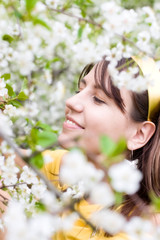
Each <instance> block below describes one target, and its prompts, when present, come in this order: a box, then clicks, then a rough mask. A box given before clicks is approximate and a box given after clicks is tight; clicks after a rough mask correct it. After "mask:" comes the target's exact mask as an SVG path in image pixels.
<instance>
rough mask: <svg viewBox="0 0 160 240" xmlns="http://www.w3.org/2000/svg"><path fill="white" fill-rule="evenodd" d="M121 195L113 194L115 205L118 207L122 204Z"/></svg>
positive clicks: (119, 193)
mask: <svg viewBox="0 0 160 240" xmlns="http://www.w3.org/2000/svg"><path fill="white" fill-rule="evenodd" d="M123 195H124V194H123V193H121V192H116V193H115V195H114V196H115V205H117V206H119V205H120V204H121V203H122V202H123Z"/></svg>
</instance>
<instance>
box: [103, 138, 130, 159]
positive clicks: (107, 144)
mask: <svg viewBox="0 0 160 240" xmlns="http://www.w3.org/2000/svg"><path fill="white" fill-rule="evenodd" d="M126 148H127V145H126V140H125V139H124V138H121V139H120V140H119V141H118V142H117V143H115V142H114V141H113V140H112V139H110V138H109V137H107V136H102V137H101V138H100V149H101V151H102V153H104V154H105V155H106V156H108V157H115V156H118V155H119V154H121V153H123V152H124V151H125V150H126Z"/></svg>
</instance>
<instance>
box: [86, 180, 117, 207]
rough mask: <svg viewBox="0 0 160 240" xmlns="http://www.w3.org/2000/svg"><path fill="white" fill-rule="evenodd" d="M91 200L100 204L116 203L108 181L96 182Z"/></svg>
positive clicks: (107, 205) (108, 205) (91, 193)
mask: <svg viewBox="0 0 160 240" xmlns="http://www.w3.org/2000/svg"><path fill="white" fill-rule="evenodd" d="M90 200H91V201H93V203H96V204H100V205H102V206H106V207H110V206H112V205H113V204H114V201H115V199H114V194H113V192H112V190H111V188H110V186H109V185H108V184H106V183H102V182H101V183H99V184H95V186H94V187H93V189H92V190H91V191H90Z"/></svg>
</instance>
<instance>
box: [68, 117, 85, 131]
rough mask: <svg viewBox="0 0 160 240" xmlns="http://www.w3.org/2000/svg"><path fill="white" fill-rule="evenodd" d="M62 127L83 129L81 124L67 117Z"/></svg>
mask: <svg viewBox="0 0 160 240" xmlns="http://www.w3.org/2000/svg"><path fill="white" fill-rule="evenodd" d="M64 128H70V129H84V128H83V127H82V126H81V125H79V124H78V123H77V122H75V121H74V120H72V119H68V118H67V120H66V121H65V122H64Z"/></svg>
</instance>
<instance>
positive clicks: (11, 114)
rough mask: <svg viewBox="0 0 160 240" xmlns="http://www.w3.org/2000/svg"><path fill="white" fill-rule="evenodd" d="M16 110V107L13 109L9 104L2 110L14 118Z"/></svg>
mask: <svg viewBox="0 0 160 240" xmlns="http://www.w3.org/2000/svg"><path fill="white" fill-rule="evenodd" d="M16 110H17V108H16V107H14V106H13V105H11V104H8V105H5V109H4V111H3V113H4V114H6V115H8V116H9V117H15V116H16Z"/></svg>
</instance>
